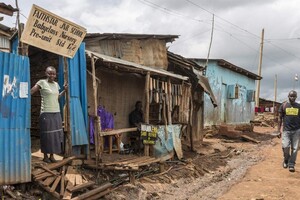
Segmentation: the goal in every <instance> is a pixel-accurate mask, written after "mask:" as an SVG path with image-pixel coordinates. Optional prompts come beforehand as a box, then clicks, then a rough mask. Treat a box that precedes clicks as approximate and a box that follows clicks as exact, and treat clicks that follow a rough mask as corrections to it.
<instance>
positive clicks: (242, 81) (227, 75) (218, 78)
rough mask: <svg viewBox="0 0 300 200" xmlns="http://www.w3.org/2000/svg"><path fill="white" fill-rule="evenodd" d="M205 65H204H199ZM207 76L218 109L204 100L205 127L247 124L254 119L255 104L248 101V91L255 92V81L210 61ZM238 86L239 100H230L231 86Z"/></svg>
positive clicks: (207, 98)
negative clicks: (224, 124) (229, 91)
mask: <svg viewBox="0 0 300 200" xmlns="http://www.w3.org/2000/svg"><path fill="white" fill-rule="evenodd" d="M199 64H203V63H199ZM206 76H207V77H208V79H209V84H210V86H211V88H212V90H213V93H214V94H215V97H216V100H217V102H218V107H216V108H214V107H213V106H212V104H211V102H210V99H209V97H208V96H207V95H205V99H204V117H205V121H204V125H220V124H222V123H226V124H235V125H237V124H245V123H249V122H250V120H253V119H254V107H255V103H254V102H249V101H247V90H255V80H254V79H251V78H249V77H247V76H245V75H242V74H239V73H237V72H234V71H231V70H229V69H226V68H223V67H221V66H219V65H218V64H217V62H216V61H210V62H209V63H208V68H207V72H206ZM236 84H237V85H238V87H239V94H238V98H234V99H231V98H228V89H229V86H232V85H236Z"/></svg>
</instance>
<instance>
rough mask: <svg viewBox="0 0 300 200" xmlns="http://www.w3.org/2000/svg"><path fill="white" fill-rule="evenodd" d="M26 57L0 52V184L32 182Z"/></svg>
mask: <svg viewBox="0 0 300 200" xmlns="http://www.w3.org/2000/svg"><path fill="white" fill-rule="evenodd" d="M29 90H30V67H29V58H28V57H25V56H19V55H16V54H12V53H4V52H0V92H1V97H0V185H3V184H16V183H24V182H29V181H31V149H30V148H31V145H30V143H31V142H30V95H29Z"/></svg>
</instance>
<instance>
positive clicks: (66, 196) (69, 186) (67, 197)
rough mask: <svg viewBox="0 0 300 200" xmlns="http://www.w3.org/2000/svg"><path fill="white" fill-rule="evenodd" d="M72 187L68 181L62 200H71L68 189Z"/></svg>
mask: <svg viewBox="0 0 300 200" xmlns="http://www.w3.org/2000/svg"><path fill="white" fill-rule="evenodd" d="M72 187H73V185H72V183H71V182H70V181H68V184H67V188H66V190H65V193H64V196H63V199H71V198H72V193H71V192H70V188H72Z"/></svg>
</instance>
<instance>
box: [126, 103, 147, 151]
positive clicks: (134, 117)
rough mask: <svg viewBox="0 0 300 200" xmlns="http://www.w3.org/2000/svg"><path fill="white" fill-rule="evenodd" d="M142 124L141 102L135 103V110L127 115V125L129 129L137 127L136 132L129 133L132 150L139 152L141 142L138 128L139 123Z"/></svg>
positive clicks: (139, 126)
mask: <svg viewBox="0 0 300 200" xmlns="http://www.w3.org/2000/svg"><path fill="white" fill-rule="evenodd" d="M143 122H144V116H143V111H142V102H141V101H137V102H136V103H135V109H134V110H133V111H132V112H131V113H130V114H129V124H130V127H137V128H138V131H135V132H131V133H130V136H129V137H130V141H131V142H134V144H133V145H134V146H133V148H134V150H135V151H137V152H138V151H139V150H140V149H141V144H140V143H141V142H140V128H141V123H143Z"/></svg>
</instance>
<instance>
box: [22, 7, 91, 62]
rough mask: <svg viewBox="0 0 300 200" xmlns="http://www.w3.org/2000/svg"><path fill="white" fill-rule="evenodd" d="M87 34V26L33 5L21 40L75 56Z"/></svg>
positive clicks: (58, 52) (65, 54) (47, 49)
mask: <svg viewBox="0 0 300 200" xmlns="http://www.w3.org/2000/svg"><path fill="white" fill-rule="evenodd" d="M85 35H86V29H85V28H83V27H81V26H79V25H77V24H74V23H73V22H70V21H68V20H66V19H63V18H61V17H59V16H57V15H55V14H53V13H51V12H49V11H47V10H45V9H43V8H41V7H39V6H37V5H33V6H32V8H31V11H30V15H29V17H28V21H27V23H26V26H25V29H24V31H23V33H22V36H21V42H23V43H26V44H29V45H32V46H35V47H38V48H41V49H44V50H46V51H50V52H52V53H55V54H58V55H62V56H65V57H68V58H73V57H74V55H75V53H76V51H77V49H78V48H79V46H80V44H81V42H82V40H83V39H84V37H85Z"/></svg>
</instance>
